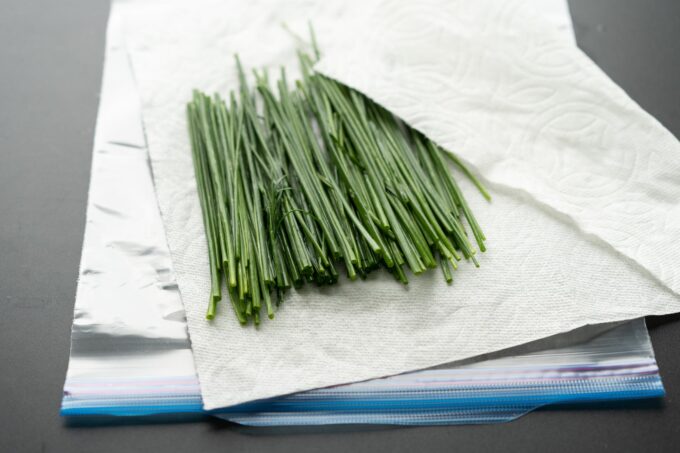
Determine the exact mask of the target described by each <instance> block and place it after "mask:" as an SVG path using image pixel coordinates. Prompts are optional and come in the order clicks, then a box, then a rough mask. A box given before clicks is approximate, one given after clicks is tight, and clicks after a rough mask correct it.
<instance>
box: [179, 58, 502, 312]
mask: <svg viewBox="0 0 680 453" xmlns="http://www.w3.org/2000/svg"><path fill="white" fill-rule="evenodd" d="M315 56H316V58H317V59H318V52H316V55H315ZM299 60H300V65H301V70H302V80H300V81H298V82H297V84H296V89H295V90H291V89H289V85H288V82H287V80H286V74H285V71H284V70H283V69H282V70H281V77H280V79H279V80H278V82H277V83H276V91H277V94H275V92H274V90H273V89H272V88H271V86H270V83H269V80H268V77H267V74H266V73H265V72H262V73H258V72H257V71H255V72H254V74H255V79H256V90H251V88H250V87H249V86H248V83H247V82H246V78H245V76H244V73H243V69H242V66H241V63H240V61H239V60H238V57H236V63H237V67H238V74H239V80H240V90H239V93H238V94H236V93H234V92H232V93H231V94H230V96H229V99H228V100H224V99H222V98H220V96H219V95H215V96H214V97H212V98H210V97H208V96H206V95H205V94H203V93H200V92H197V91H195V92H194V95H193V100H192V101H191V102H190V103H189V104H188V109H187V112H188V123H189V131H190V136H191V144H192V151H193V161H194V168H195V173H196V181H197V186H198V194H199V197H200V201H201V207H202V212H203V222H204V225H205V231H206V236H207V239H208V254H209V260H210V271H211V278H212V289H211V293H210V301H209V305H208V312H207V318H208V319H213V317H214V316H215V312H216V305H217V302H218V301H219V300H220V299H221V297H222V287H223V281H222V278H223V277H224V279H225V280H226V285H224V286H226V289H227V292H228V295H229V299H230V301H231V304H232V307H233V309H234V312H235V314H236V316H237V318H238V320H239V322H240V323H242V324H246V323H247V322H248V321H249V320H250V319H252V320H253V322H254V323H255V324H256V325H257V324H259V322H260V312H261V309H262V306H264V307H266V310H267V315H268V316H269V318H273V317H274V308H273V306H272V299H275V300H276V304H277V305H278V303H279V302H280V301H281V299H282V295H283V293H284V292H285V291H286V290H288V289H290V288H291V286H293V287H299V286H301V285H303V284H304V283H305V282H315V283H316V284H319V285H326V284H333V283H336V282H337V281H338V267H337V266H339V265H340V266H341V265H342V264H344V268H345V271H346V274H347V277H348V278H349V279H350V280H355V279H356V277H357V276H359V277H360V278H365V277H366V275H367V274H368V273H369V272H371V271H373V270H376V269H379V268H385V269H387V270H388V271H389V272H391V273H392V274H393V275H394V277H395V278H396V280H398V281H399V282H401V283H403V284H407V283H408V280H407V276H406V272H405V269H404V267H405V266H406V267H407V268H408V269H409V270H410V271H411V273H412V274H414V275H418V274H420V273H422V272H424V271H425V270H427V269H429V268H435V267H438V266H439V267H441V269H442V271H443V274H444V278H445V280H446V281H447V282H448V283H450V282H451V281H452V279H453V277H452V268H453V269H456V268H457V264H456V262H457V261H459V260H460V259H461V255H462V257H463V258H465V259H467V260H471V261H472V262H473V263H474V264H475V265H476V266H478V263H477V260H476V259H475V250H474V248H473V246H472V245H471V243H470V240H469V239H468V237H467V232H466V227H465V225H464V223H463V221H462V219H463V218H464V219H465V221H466V223H467V225H468V226H469V228H470V230H471V231H472V234H473V236H474V238H475V240H476V243H477V245H478V247H479V249H480V250H481V251H484V250H485V247H484V240H485V237H484V234H483V233H482V230H481V229H480V227H479V225H478V223H477V221H476V220H475V217H474V215H473V214H472V212H471V211H470V208H469V206H468V204H467V202H466V201H465V198H464V197H463V194H462V193H461V190H460V188H459V186H458V184H457V183H456V180H455V179H454V178H453V176H452V175H451V173H450V172H449V169H448V167H447V165H446V162H445V160H444V158H445V157H446V158H448V159H450V160H451V161H452V162H453V163H454V164H455V165H457V167H458V168H459V169H461V170H462V172H463V173H464V174H465V175H466V176H467V177H468V178H469V179H470V180H471V181H472V182H473V183H474V184H475V185H476V186H477V188H478V189H479V190H480V192H481V193H482V195H483V196H484V197H485V198H486V199H489V195H488V193H487V191H486V190H485V189H484V187H483V186H482V185H481V184H480V182H479V181H478V180H477V179H476V178H475V177H474V176H473V175H472V174H471V173H470V171H469V170H468V169H467V168H466V167H465V166H464V165H463V164H462V163H461V162H460V161H459V160H458V159H457V158H456V157H455V156H454V155H453V154H450V153H448V152H446V151H444V150H442V149H441V148H440V147H438V146H437V145H436V144H435V143H433V142H432V141H430V140H428V139H427V138H425V137H424V136H423V135H421V134H420V133H418V132H417V131H415V130H413V129H411V128H409V127H408V126H406V125H405V124H404V123H403V122H401V121H400V120H398V119H397V118H395V117H394V116H393V115H392V114H390V113H389V112H387V111H386V110H384V109H383V108H381V107H379V106H378V105H377V104H375V103H373V102H372V101H371V100H369V99H367V98H366V97H364V96H363V95H361V94H360V93H358V92H356V91H354V90H352V89H350V88H348V87H346V86H343V85H341V84H339V83H338V82H335V81H333V80H331V79H329V78H326V77H324V76H322V75H320V74H318V73H315V72H314V71H313V70H312V65H313V60H312V58H311V57H310V56H309V55H307V54H304V53H300V54H299Z"/></svg>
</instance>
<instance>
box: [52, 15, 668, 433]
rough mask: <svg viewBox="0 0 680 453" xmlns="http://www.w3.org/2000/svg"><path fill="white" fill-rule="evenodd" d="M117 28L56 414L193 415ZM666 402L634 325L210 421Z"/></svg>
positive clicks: (111, 35) (425, 417) (459, 419)
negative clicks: (627, 401)
mask: <svg viewBox="0 0 680 453" xmlns="http://www.w3.org/2000/svg"><path fill="white" fill-rule="evenodd" d="M114 6H115V5H114ZM118 20H119V18H118V16H117V15H116V14H115V7H114V9H113V10H112V14H111V18H110V22H109V30H108V36H107V53H106V63H105V67H104V80H103V87H102V96H101V102H100V108H99V117H98V122H97V131H96V135H95V145H94V154H93V161H92V175H91V182H90V195H89V200H88V207H87V225H86V229H85V238H84V243H83V252H82V259H81V269H80V278H79V282H78V293H77V297H76V304H75V312H74V320H73V331H72V346H71V357H70V362H69V368H68V373H67V377H66V383H65V386H64V398H63V402H62V409H61V413H62V415H67V416H76V415H81V416H82V415H119V416H140V415H152V414H162V413H202V412H204V411H203V405H202V400H201V392H200V385H199V381H198V378H197V376H196V371H195V369H194V363H193V356H192V352H191V347H190V342H189V339H188V335H187V328H186V321H185V318H184V309H183V306H182V301H181V297H180V293H179V291H178V288H177V285H176V284H175V281H174V277H173V270H172V269H173V265H172V260H171V258H170V254H169V250H168V247H167V244H166V241H165V233H164V230H163V223H162V221H161V218H160V213H159V211H158V206H157V203H156V198H155V194H154V188H153V182H152V177H151V172H150V168H149V163H148V156H147V150H146V141H145V138H144V133H143V129H142V125H141V113H140V107H139V98H138V96H137V92H136V88H135V84H134V78H133V74H132V70H131V67H130V65H129V61H128V58H127V55H126V51H125V47H124V43H123V39H122V35H121V34H120V32H119V23H118ZM558 22H559V21H558ZM663 394H664V390H663V386H662V383H661V379H660V377H659V373H658V367H657V364H656V361H655V359H654V353H653V350H652V345H651V343H650V340H649V336H648V334H647V330H646V328H645V325H644V321H643V320H636V321H633V322H630V323H625V324H617V325H605V326H589V327H586V328H582V329H579V330H577V331H574V332H571V333H568V334H564V335H559V336H555V337H552V338H548V339H545V340H541V341H538V342H534V343H530V344H527V345H524V346H521V347H517V348H513V349H511V350H506V351H501V352H499V353H495V354H492V355H489V356H486V357H479V358H476V359H474V360H468V361H465V362H464V363H457V364H449V365H445V366H441V367H438V368H436V369H430V370H424V371H418V372H413V373H407V374H403V375H398V376H391V377H387V378H383V379H374V380H370V381H366V382H359V383H352V384H347V385H341V386H336V387H332V388H323V389H317V390H312V391H307V392H303V393H298V394H293V395H287V396H281V397H277V398H273V399H268V400H262V401H256V402H252V403H246V404H242V405H239V406H234V407H230V408H224V409H222V410H218V411H212V412H210V413H212V414H214V415H217V416H220V417H222V418H226V419H228V420H231V421H235V422H238V423H242V424H249V425H305V424H328V423H384V424H385V423H387V424H408V425H416V424H456V423H491V422H500V421H508V420H511V419H513V418H516V417H518V416H520V415H522V414H524V413H526V412H529V411H531V410H533V409H536V408H538V407H542V406H545V405H551V404H561V403H577V402H592V401H607V400H620V399H634V398H650V397H659V396H663Z"/></svg>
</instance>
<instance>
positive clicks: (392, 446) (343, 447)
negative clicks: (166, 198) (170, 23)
mask: <svg viewBox="0 0 680 453" xmlns="http://www.w3.org/2000/svg"><path fill="white" fill-rule="evenodd" d="M570 4H571V11H572V15H573V18H574V22H575V26H576V33H577V37H578V42H579V45H580V46H581V48H582V49H583V50H585V52H587V53H588V54H589V55H590V56H591V57H592V59H593V60H595V62H597V63H598V64H599V65H600V66H601V67H602V68H603V69H604V70H605V71H606V72H607V73H608V74H609V75H610V76H611V77H612V78H613V79H614V80H615V81H616V82H618V83H619V84H620V85H621V86H622V87H623V88H624V89H625V90H626V91H627V92H628V93H629V94H630V95H631V96H632V97H633V98H634V99H635V100H636V101H637V102H638V103H639V104H640V105H642V107H644V108H645V109H647V110H648V111H649V112H651V113H652V114H653V115H654V116H656V117H657V118H658V119H659V120H660V121H661V122H662V123H663V124H664V125H665V126H666V127H668V128H669V129H670V130H671V131H672V132H673V133H674V134H675V135H676V136H680V1H678V0H655V1H652V0H648V1H642V0H572V1H571V2H570ZM107 14H108V2H107V1H106V0H61V1H58V2H56V1H42V2H40V1H32V0H31V1H21V0H19V1H2V2H0V452H1V453H4V452H24V451H29V452H34V451H35V452H37V451H47V452H55V451H57V452H58V451H82V452H118V451H126V452H135V451H146V452H156V451H162V452H175V451H177V452H179V451H201V452H209V451H269V450H271V451H290V452H293V451H294V452H302V451H317V450H326V451H329V452H336V451H337V452H341V451H347V450H350V449H351V450H353V451H355V452H359V451H378V452H380V451H414V450H420V451H430V450H432V451H451V450H455V449H461V450H466V451H467V450H470V451H494V450H499V451H514V450H522V451H600V450H611V451H635V450H641V451H642V450H645V451H680V354H678V351H680V317H678V316H670V317H661V318H654V319H650V320H649V324H650V329H651V335H652V339H653V342H654V347H655V349H656V353H657V358H658V362H659V365H660V367H661V374H662V377H663V380H664V383H665V385H666V389H667V391H668V395H667V397H666V398H665V400H664V401H663V402H660V403H657V404H651V405H646V406H644V407H630V406H629V405H628V406H625V405H624V406H623V407H618V408H598V409H588V410H586V409H569V410H544V411H539V412H535V413H532V414H529V415H528V416H525V417H523V418H521V419H520V420H517V421H515V422H512V423H508V424H502V425H492V426H489V425H487V426H449V427H422V428H394V427H335V428H318V429H278V430H262V429H252V428H250V429H249V428H243V427H239V426H236V425H232V424H229V423H223V422H220V421H216V420H207V419H206V420H199V421H195V422H193V423H183V424H179V423H164V424H145V425H141V426H140V425H120V424H119V425H114V426H110V425H109V426H88V427H83V426H69V425H67V424H65V422H64V420H62V419H61V418H60V417H59V415H58V410H59V403H60V399H61V390H62V384H63V379H64V375H65V372H66V366H67V362H68V354H69V333H70V327H71V317H72V310H73V300H74V295H75V290H76V278H77V275H78V263H79V259H80V248H81V244H82V235H83V228H84V222H85V203H86V197H87V188H88V181H89V170H90V155H91V151H92V150H91V148H92V140H93V133H94V125H95V119H96V114H97V104H98V92H99V87H100V78H101V71H102V62H103V50H104V35H105V27H106V20H107ZM678 158H680V156H678ZM678 177H680V175H678ZM679 239H680V238H679Z"/></svg>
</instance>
